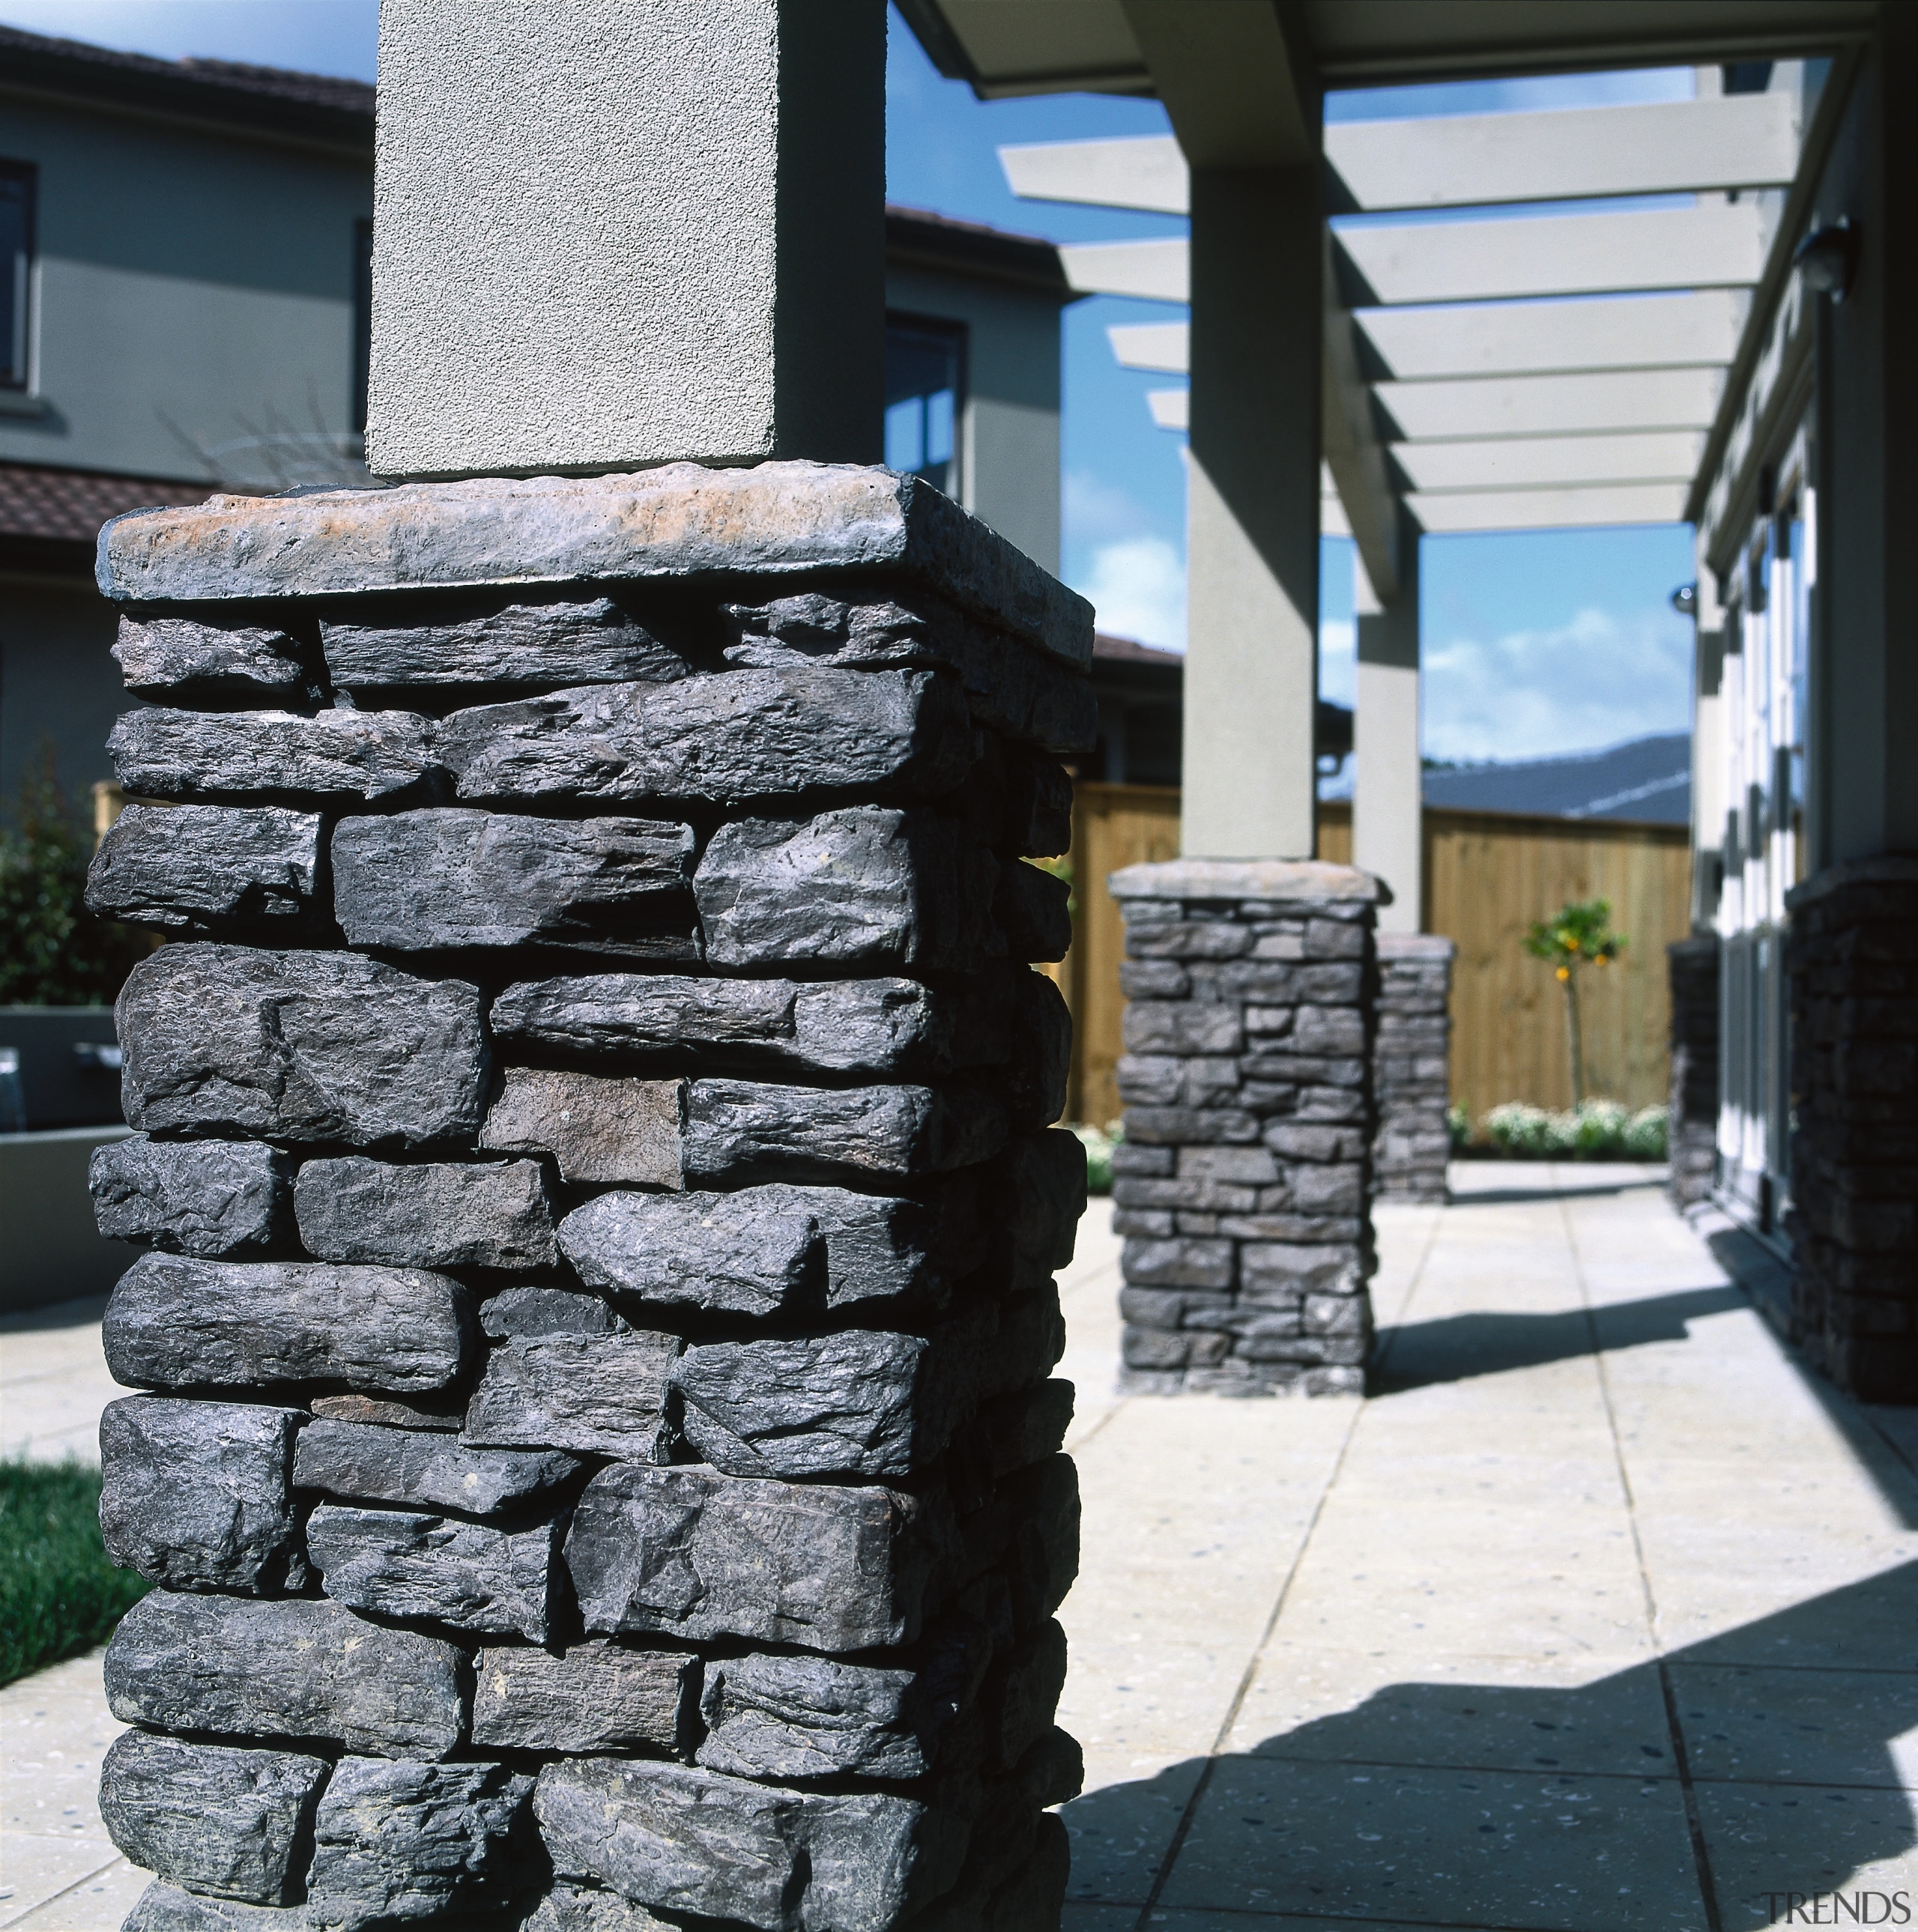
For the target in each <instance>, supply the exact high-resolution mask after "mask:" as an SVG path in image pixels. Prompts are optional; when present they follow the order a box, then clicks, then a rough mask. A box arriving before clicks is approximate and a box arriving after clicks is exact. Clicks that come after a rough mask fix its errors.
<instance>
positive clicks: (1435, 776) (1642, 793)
mask: <svg viewBox="0 0 1918 1932" xmlns="http://www.w3.org/2000/svg"><path fill="white" fill-rule="evenodd" d="M1425 802H1426V803H1427V805H1448V806H1450V807H1451V808H1453V809H1454V810H1455V811H1519V812H1532V813H1536V814H1540V815H1541V816H1544V817H1551V818H1628V819H1636V820H1638V821H1639V822H1640V823H1646V822H1649V823H1653V824H1658V825H1685V824H1688V823H1690V822H1691V733H1689V732H1688V731H1672V732H1667V733H1664V735H1662V736H1658V737H1655V738H1634V739H1632V740H1631V742H1629V743H1628V744H1624V745H1613V746H1611V747H1610V749H1609V750H1607V751H1580V752H1578V753H1577V754H1574V755H1573V756H1571V757H1562V758H1526V759H1523V760H1514V761H1513V762H1511V763H1498V764H1487V765H1460V766H1454V767H1452V768H1451V769H1428V770H1427V772H1426V774H1425Z"/></svg>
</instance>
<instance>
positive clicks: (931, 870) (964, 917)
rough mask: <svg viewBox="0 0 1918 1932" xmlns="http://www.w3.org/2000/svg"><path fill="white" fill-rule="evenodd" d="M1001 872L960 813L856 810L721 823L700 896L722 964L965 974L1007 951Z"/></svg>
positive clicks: (710, 944)
mask: <svg viewBox="0 0 1918 1932" xmlns="http://www.w3.org/2000/svg"><path fill="white" fill-rule="evenodd" d="M998 870H999V866H998V860H997V859H995V858H994V857H993V856H992V853H990V852H989V851H986V850H985V849H984V848H983V847H980V846H979V845H977V844H974V842H973V841H971V838H969V837H968V835H967V832H966V829H965V826H963V825H961V824H959V823H956V822H955V821H954V820H950V819H945V818H941V817H938V816H936V815H935V814H933V813H932V812H929V811H896V810H893V809H891V808H889V807H887V806H884V805H848V806H847V807H846V808H845V809H844V810H842V811H825V812H821V813H820V814H818V816H816V817H812V818H748V819H741V820H737V822H735V823H732V824H730V825H722V826H720V828H719V830H718V831H717V832H715V833H714V834H713V837H712V838H711V840H710V842H709V843H708V844H707V847H706V850H705V853H704V855H703V856H701V859H700V862H699V867H698V871H697V872H696V874H695V876H694V879H693V894H694V896H695V898H697V899H698V902H699V916H700V922H701V925H702V926H703V927H704V930H705V934H706V956H707V959H710V960H711V961H712V962H713V964H714V965H719V966H774V965H780V964H782V962H785V961H788V960H800V959H804V960H815V961H819V962H829V963H830V964H832V965H836V966H863V967H865V968H868V969H869V970H872V971H884V970H887V969H888V968H899V967H902V966H910V967H916V968H919V969H920V970H921V971H933V970H939V969H954V970H964V969H965V968H971V967H974V966H976V965H978V964H979V963H980V962H981V961H983V959H986V958H988V957H989V956H992V954H993V953H995V951H996V952H998V953H1003V952H1004V947H1003V944H1001V943H1000V942H999V941H998V934H997V932H996V930H995V928H994V926H993V925H992V891H993V886H994V884H995V881H996V880H997V878H998Z"/></svg>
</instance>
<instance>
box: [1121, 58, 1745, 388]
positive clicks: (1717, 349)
mask: <svg viewBox="0 0 1918 1932" xmlns="http://www.w3.org/2000/svg"><path fill="white" fill-rule="evenodd" d="M1733 98H1740V97H1737V96H1734V97H1733ZM1754 98H1755V97H1754ZM1750 301H1751V298H1750V297H1749V296H1747V295H1746V294H1745V293H1744V292H1743V291H1742V290H1738V289H1700V290H1696V291H1688V292H1687V293H1685V294H1682V295H1647V296H1597V297H1594V298H1592V299H1573V300H1571V301H1568V302H1487V303H1484V304H1482V305H1481V304H1474V303H1446V304H1444V305H1441V306H1439V307H1438V308H1368V309H1361V310H1360V311H1358V312H1357V313H1356V314H1355V317H1354V320H1355V321H1356V323H1357V324H1358V331H1359V333H1360V334H1361V335H1362V336H1363V337H1364V339H1365V342H1366V344H1367V347H1368V348H1369V349H1370V350H1371V352H1372V353H1373V355H1374V356H1376V357H1377V358H1378V359H1379V362H1382V364H1383V365H1385V370H1384V374H1385V377H1387V378H1388V379H1392V378H1396V379H1397V380H1399V381H1400V382H1414V383H1417V382H1430V381H1432V380H1435V379H1442V378H1443V377H1460V376H1544V375H1555V374H1567V375H1569V374H1574V373H1577V372H1578V371H1584V370H1597V369H1660V368H1674V367H1677V366H1679V365H1687V364H1691V365H1715V366H1717V367H1718V368H1723V367H1724V366H1725V365H1728V364H1729V363H1730V361H1731V359H1732V358H1733V356H1735V355H1736V353H1738V337H1739V330H1740V329H1742V327H1743V326H1744V323H1745V309H1746V307H1747V306H1748V304H1749V302H1750ZM1169 326H1173V327H1176V326H1177V325H1176V324H1172V325H1169ZM1138 333H1141V334H1142V333H1144V332H1142V331H1141V332H1138ZM1113 334H1114V338H1115V346H1116V341H1117V337H1118V331H1116V330H1115V331H1114V332H1113ZM1142 346H1145V347H1150V346H1151V345H1142ZM1134 366H1136V367H1140V368H1146V367H1150V368H1166V369H1169V368H1172V367H1173V365H1172V364H1171V363H1169V362H1159V363H1154V364H1149V365H1148V364H1139V365H1134ZM1178 366H1179V367H1180V368H1183V367H1184V365H1183V364H1181V365H1178Z"/></svg>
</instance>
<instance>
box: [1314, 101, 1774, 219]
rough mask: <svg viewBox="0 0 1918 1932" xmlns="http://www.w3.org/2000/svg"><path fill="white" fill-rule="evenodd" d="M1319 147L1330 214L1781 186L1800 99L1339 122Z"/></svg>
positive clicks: (1664, 102)
mask: <svg viewBox="0 0 1918 1932" xmlns="http://www.w3.org/2000/svg"><path fill="white" fill-rule="evenodd" d="M1325 158H1326V160H1327V161H1328V163H1331V172H1332V177H1333V178H1332V179H1331V180H1330V181H1328V184H1327V187H1328V201H1329V202H1330V205H1331V209H1332V211H1333V212H1334V214H1345V213H1348V212H1350V213H1357V212H1358V211H1383V210H1387V209H1392V208H1472V207H1483V206H1487V205H1492V204H1494V203H1497V202H1532V201H1577V200H1581V199H1588V198H1589V197H1592V196H1599V195H1627V194H1683V193H1698V192H1700V191H1708V190H1713V189H1724V188H1748V187H1783V186H1784V185H1786V184H1787V183H1789V182H1790V180H1791V178H1792V176H1793V174H1794V173H1796V171H1797V167H1798V120H1797V110H1796V98H1795V97H1794V96H1793V95H1790V94H1787V93H1785V92H1778V93H1775V94H1772V93H1767V94H1740V95H1727V96H1723V97H1721V98H1718V99H1716V100H1705V101H1660V102H1657V103H1655V104H1646V105H1642V106H1634V107H1566V108H1556V109H1552V110H1548V111H1547V112H1545V113H1525V114H1455V115H1442V116H1436V117H1434V118H1430V119H1418V120H1403V121H1335V122H1333V123H1331V124H1329V125H1328V127H1326V129H1325ZM1341 190H1343V192H1341Z"/></svg>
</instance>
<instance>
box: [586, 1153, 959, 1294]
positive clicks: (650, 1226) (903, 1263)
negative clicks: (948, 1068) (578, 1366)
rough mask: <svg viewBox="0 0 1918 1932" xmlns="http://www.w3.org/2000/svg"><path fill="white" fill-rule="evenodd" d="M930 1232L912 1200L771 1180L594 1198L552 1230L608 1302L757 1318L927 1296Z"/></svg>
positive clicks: (932, 1226) (934, 1220)
mask: <svg viewBox="0 0 1918 1932" xmlns="http://www.w3.org/2000/svg"><path fill="white" fill-rule="evenodd" d="M938 1233H939V1217H938V1214H937V1213H936V1212H935V1211H934V1210H933V1209H932V1208H929V1207H926V1206H925V1205H923V1204H921V1203H920V1202H917V1201H908V1200H900V1199H896V1198H893V1197H890V1196H886V1195H883V1194H855V1193H851V1191H849V1190H847V1189H845V1188H839V1187H791V1186H788V1185H785V1184H780V1183H775V1184H773V1185H771V1186H769V1187H746V1188H742V1189H740V1190H739V1192H737V1193H733V1194H677V1195H671V1194H620V1193H611V1194H602V1195H600V1196H599V1197H598V1198H597V1199H595V1200H592V1201H589V1202H587V1204H586V1205H585V1206H584V1207H583V1208H575V1209H574V1210H573V1211H572V1213H571V1214H569V1215H568V1216H567V1217H566V1219H565V1220H563V1222H561V1223H560V1247H561V1248H562V1250H563V1251H564V1253H565V1254H566V1259H567V1260H568V1261H569V1262H572V1265H573V1266H574V1268H575V1269H576V1270H577V1271H578V1274H579V1277H580V1279H581V1280H582V1281H584V1282H586V1283H588V1284H590V1286H593V1287H595V1288H602V1289H605V1290H607V1291H608V1293H610V1294H611V1295H614V1297H615V1298H622V1297H630V1298H632V1300H633V1301H636V1302H638V1303H640V1304H643V1305H644V1306H647V1307H684V1308H698V1309H703V1310H708V1311H710V1312H713V1313H724V1314H728V1315H761V1316H763V1315H774V1314H777V1313H780V1312H781V1311H782V1310H787V1309H794V1310H804V1309H810V1308H811V1307H815V1306H816V1305H818V1304H820V1303H821V1302H822V1301H823V1304H824V1306H825V1307H827V1308H840V1307H846V1306H848V1305H850V1304H853V1303H855V1302H859V1301H867V1300H870V1299H872V1298H875V1297H880V1296H892V1295H912V1294H915V1293H919V1292H923V1291H926V1290H929V1289H931V1288H932V1286H933V1284H934V1281H935V1277H937V1275H938V1268H939V1256H938ZM822 1291H823V1292H822Z"/></svg>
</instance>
